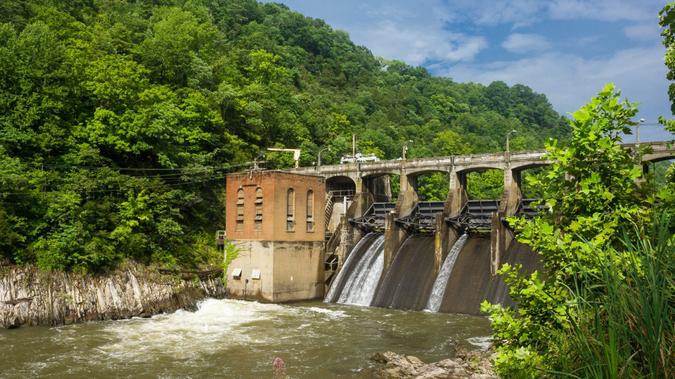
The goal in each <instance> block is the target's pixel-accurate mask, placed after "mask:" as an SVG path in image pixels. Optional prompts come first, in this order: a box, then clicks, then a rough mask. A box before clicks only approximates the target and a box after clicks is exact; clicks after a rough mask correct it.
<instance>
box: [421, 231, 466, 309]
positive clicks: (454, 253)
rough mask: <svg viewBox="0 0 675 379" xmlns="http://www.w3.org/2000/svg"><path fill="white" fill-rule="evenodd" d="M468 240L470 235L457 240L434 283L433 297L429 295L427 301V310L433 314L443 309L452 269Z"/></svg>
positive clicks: (463, 235)
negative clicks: (442, 305)
mask: <svg viewBox="0 0 675 379" xmlns="http://www.w3.org/2000/svg"><path fill="white" fill-rule="evenodd" d="M468 238H469V235H468V234H466V233H465V234H462V236H461V237H459V239H457V241H456V242H455V244H454V245H453V246H452V249H450V252H449V253H448V256H447V257H445V261H443V266H442V267H441V271H440V272H439V273H438V276H437V277H436V280H435V281H434V287H433V289H432V290H431V295H429V300H428V301H427V307H426V309H427V310H429V311H431V312H438V310H439V309H440V308H441V303H442V302H443V295H445V288H446V287H447V285H448V280H449V279H450V275H451V274H452V268H453V267H455V261H457V257H458V256H459V253H460V252H461V251H462V248H463V247H464V244H465V243H466V240H467V239H468Z"/></svg>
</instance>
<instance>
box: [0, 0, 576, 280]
mask: <svg viewBox="0 0 675 379" xmlns="http://www.w3.org/2000/svg"><path fill="white" fill-rule="evenodd" d="M512 129H516V130H517V131H518V133H516V134H515V136H514V137H513V139H512V142H511V146H512V149H514V150H517V149H531V148H538V147H543V142H544V141H545V140H546V139H547V138H549V137H558V138H559V137H563V138H564V137H565V136H566V135H567V133H568V126H567V122H566V121H565V120H564V119H563V118H562V117H561V116H560V115H558V114H557V113H556V112H555V111H554V110H553V109H552V108H551V105H550V104H549V103H548V101H547V99H546V97H545V96H544V95H541V94H537V93H534V92H533V91H532V90H531V89H529V88H528V87H526V86H522V85H515V86H513V87H508V86H507V85H505V84H504V83H502V82H495V83H492V84H491V85H489V86H483V85H480V84H460V83H455V82H453V81H452V80H451V79H448V78H438V77H432V76H431V75H430V74H429V73H428V72H427V71H426V70H425V69H424V68H420V67H411V66H408V65H406V64H404V63H402V62H398V61H387V60H385V59H382V58H377V57H374V56H373V55H372V54H371V53H370V51H368V50H367V49H366V48H364V47H360V46H356V45H354V44H353V43H352V42H351V41H350V39H349V36H348V35H347V34H346V33H344V32H341V31H334V30H332V29H331V28H330V27H329V26H328V25H326V24H325V23H324V22H323V21H321V20H316V19H311V18H307V17H304V16H302V15H300V14H298V13H296V12H292V11H290V10H289V9H288V8H286V7H285V6H282V5H278V4H259V3H257V2H255V1H247V0H244V1H242V0H236V1H230V0H225V1H223V0H219V1H217V0H201V1H198V0H195V1H171V0H166V1H153V2H148V1H145V2H144V1H136V2H134V1H119V0H117V1H115V0H107V1H104V0H100V1H97V0H79V1H68V2H63V1H49V0H32V1H11V2H2V3H0V253H1V255H4V256H5V257H6V258H7V259H9V260H11V261H14V262H17V263H24V262H37V263H38V265H39V266H41V267H43V268H55V269H82V270H99V269H105V268H108V267H113V266H114V265H115V264H117V263H118V262H120V261H121V260H123V259H126V258H131V259H135V260H139V261H144V262H151V261H152V262H158V263H161V264H163V265H169V266H174V265H193V264H197V263H202V262H203V261H205V260H207V259H208V254H206V253H202V251H205V246H207V245H209V244H211V239H212V233H213V232H214V231H215V230H216V229H219V228H221V227H222V226H221V225H222V224H223V211H222V197H223V185H222V184H223V177H224V173H225V172H227V171H232V170H236V169H240V168H244V167H249V166H248V163H247V162H250V161H251V160H253V159H255V158H256V157H258V156H259V155H260V154H261V153H263V152H264V149H265V148H267V147H273V146H274V147H292V148H301V149H302V156H301V164H303V165H310V164H312V163H313V162H314V161H315V160H316V154H317V152H318V150H319V149H321V148H324V147H328V146H330V147H331V149H330V150H326V151H325V152H324V154H323V156H322V161H324V162H325V163H335V162H337V161H339V158H340V156H341V155H343V154H347V153H349V152H350V150H351V134H352V133H355V134H356V135H357V138H358V140H359V150H360V151H362V152H364V153H375V154H377V155H378V156H380V158H397V157H399V156H400V152H401V146H402V144H403V143H404V141H407V140H413V141H414V143H412V144H411V149H410V152H409V156H410V157H419V156H433V155H441V154H443V155H448V154H464V153H474V152H489V151H500V150H502V149H503V147H502V146H503V143H504V139H505V135H506V132H507V131H510V130H512ZM266 159H267V160H268V161H269V163H268V167H288V166H289V165H290V157H289V156H287V155H283V154H277V155H275V154H271V153H269V154H267V155H266ZM195 251H197V252H198V253H195Z"/></svg>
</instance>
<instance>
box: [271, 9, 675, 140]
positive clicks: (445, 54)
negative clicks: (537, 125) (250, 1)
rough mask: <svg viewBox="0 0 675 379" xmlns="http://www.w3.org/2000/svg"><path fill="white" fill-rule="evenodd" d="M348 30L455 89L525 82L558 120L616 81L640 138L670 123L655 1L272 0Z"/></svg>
mask: <svg viewBox="0 0 675 379" xmlns="http://www.w3.org/2000/svg"><path fill="white" fill-rule="evenodd" d="M275 2H278V3H283V4H286V5H287V6H288V7H289V8H291V9H293V10H295V11H298V12H300V13H302V14H304V15H305V16H309V17H314V18H320V19H323V20H325V21H326V22H327V23H328V24H329V25H331V26H332V27H333V28H334V29H339V30H343V31H346V32H347V33H349V35H350V37H351V39H352V41H354V42H355V43H356V44H358V45H363V46H365V47H367V48H368V49H370V50H371V51H372V52H373V54H375V55H376V56H380V57H383V58H385V59H398V60H401V61H404V62H406V63H408V64H410V65H414V66H423V67H425V68H427V69H428V70H429V72H430V73H432V74H433V75H436V76H445V77H450V78H452V79H453V80H454V81H456V82H462V83H464V82H477V83H482V84H490V83H491V82H493V81H496V80H502V81H504V82H506V83H507V84H509V85H513V84H516V83H520V84H525V85H527V86H529V87H530V88H532V89H533V90H534V91H536V92H539V93H543V94H545V95H546V96H547V97H548V99H549V101H550V102H551V104H552V105H553V107H554V108H555V109H556V110H557V111H558V112H560V113H561V114H568V113H569V112H573V111H574V110H576V109H578V108H579V107H580V106H582V105H583V104H585V103H586V102H588V101H589V100H590V99H591V98H592V97H593V96H594V95H595V94H596V93H597V92H598V91H600V90H601V89H602V87H603V86H604V85H605V84H606V83H609V82H613V83H614V84H615V85H616V86H617V87H618V88H619V89H621V93H622V96H624V97H626V98H628V99H629V100H630V101H632V102H638V103H639V108H640V113H639V115H638V118H644V120H645V122H644V126H643V127H642V128H641V129H640V134H641V136H642V137H643V138H645V139H649V138H650V137H651V138H652V139H655V138H657V137H660V136H667V134H665V133H664V132H663V131H662V130H661V129H660V128H659V127H658V126H656V125H655V124H656V123H657V117H658V116H661V115H663V116H666V117H669V118H672V115H671V112H670V103H669V100H668V95H667V86H668V83H667V81H666V79H665V75H666V67H665V65H664V63H663V62H664V61H663V55H664V52H665V49H664V47H663V46H662V45H661V36H660V30H659V25H658V12H659V10H660V9H661V8H662V7H663V6H664V5H665V3H666V2H665V1H655V0H630V1H628V0H594V1H584V0H549V1H544V0H540V1H537V0H501V1H500V0H493V1H488V0H408V1H405V0H373V1H355V0H333V1H322V0H275Z"/></svg>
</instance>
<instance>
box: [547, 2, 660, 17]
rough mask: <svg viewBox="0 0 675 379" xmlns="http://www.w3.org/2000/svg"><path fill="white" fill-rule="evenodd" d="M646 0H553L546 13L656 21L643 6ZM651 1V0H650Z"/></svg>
mask: <svg viewBox="0 0 675 379" xmlns="http://www.w3.org/2000/svg"><path fill="white" fill-rule="evenodd" d="M647 2H650V1H646V0H641V1H627V0H554V1H551V2H550V3H549V4H548V15H549V17H551V18H552V19H555V20H578V19H589V20H602V21H621V20H629V21H636V20H647V19H653V20H654V22H656V15H655V14H652V13H651V11H650V9H649V7H647V6H645V5H646V4H645V3H647ZM651 2H653V1H651Z"/></svg>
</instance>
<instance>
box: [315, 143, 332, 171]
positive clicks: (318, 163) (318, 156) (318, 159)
mask: <svg viewBox="0 0 675 379" xmlns="http://www.w3.org/2000/svg"><path fill="white" fill-rule="evenodd" d="M324 150H330V146H326V147H324V148H322V149H320V150H319V154H318V155H317V157H316V163H317V165H316V167H321V153H323V151H324Z"/></svg>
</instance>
